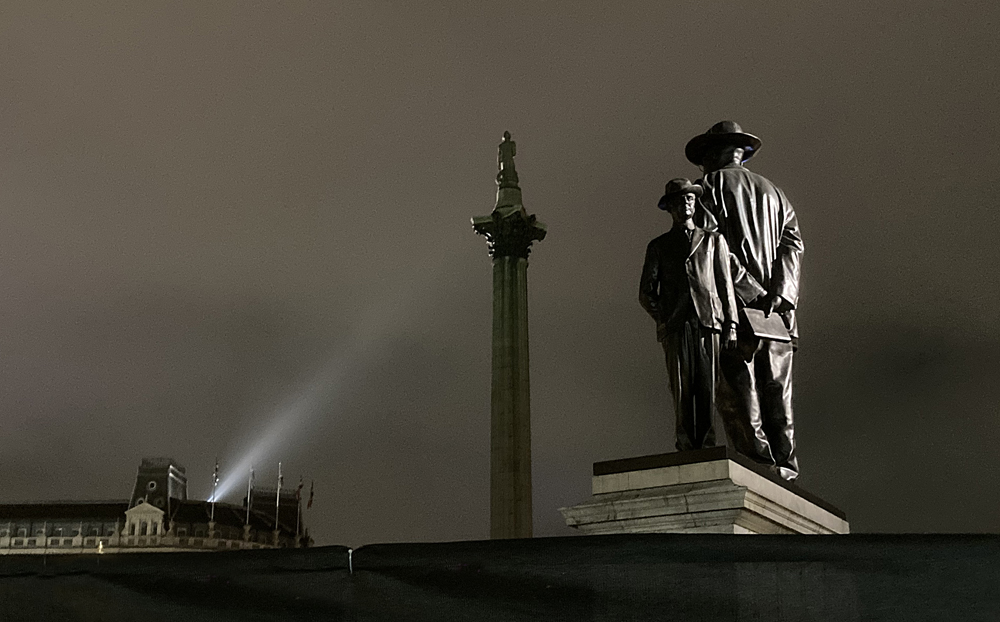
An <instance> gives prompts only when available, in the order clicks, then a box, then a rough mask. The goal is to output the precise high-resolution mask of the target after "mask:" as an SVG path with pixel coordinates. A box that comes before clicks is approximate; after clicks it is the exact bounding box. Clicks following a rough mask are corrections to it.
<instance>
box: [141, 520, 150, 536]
mask: <svg viewBox="0 0 1000 622" xmlns="http://www.w3.org/2000/svg"><path fill="white" fill-rule="evenodd" d="M148 530H149V523H148V522H146V521H142V525H140V526H139V535H140V536H144V535H146V532H147V531H148Z"/></svg>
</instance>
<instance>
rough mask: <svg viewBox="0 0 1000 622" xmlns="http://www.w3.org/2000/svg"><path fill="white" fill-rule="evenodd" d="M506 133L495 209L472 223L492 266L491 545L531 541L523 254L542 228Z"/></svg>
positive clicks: (525, 267)
mask: <svg viewBox="0 0 1000 622" xmlns="http://www.w3.org/2000/svg"><path fill="white" fill-rule="evenodd" d="M516 153H517V148H516V146H515V143H514V141H512V140H511V139H510V132H504V133H503V142H501V143H500V152H499V155H498V156H497V164H498V166H499V168H500V172H499V173H498V174H497V186H498V188H497V204H496V207H495V208H493V212H492V213H490V215H489V216H480V217H476V218H473V219H472V227H473V229H475V231H476V233H478V234H479V235H483V236H486V241H487V243H488V246H489V252H490V257H492V258H493V383H492V389H491V395H490V538H493V539H497V538H530V537H531V394H530V391H529V382H528V253H529V252H530V250H531V244H532V243H533V242H535V241H536V240H539V241H540V240H541V239H542V238H544V237H545V225H543V224H542V223H540V222H538V221H536V220H535V216H534V215H530V216H529V215H528V213H527V212H526V211H525V209H524V205H522V204H521V189H520V188H519V187H518V185H517V171H516V170H514V155H515V154H516Z"/></svg>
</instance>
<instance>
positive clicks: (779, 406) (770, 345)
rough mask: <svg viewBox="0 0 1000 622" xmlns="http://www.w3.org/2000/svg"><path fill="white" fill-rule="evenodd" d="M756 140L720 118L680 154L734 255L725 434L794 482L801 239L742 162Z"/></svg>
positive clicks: (774, 197) (776, 193)
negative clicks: (734, 337)
mask: <svg viewBox="0 0 1000 622" xmlns="http://www.w3.org/2000/svg"><path fill="white" fill-rule="evenodd" d="M760 146H761V141H760V139H759V138H757V137H756V136H754V135H753V134H749V133H747V132H744V131H743V128H741V127H740V126H739V124H737V123H735V122H734V121H720V122H719V123H716V124H715V125H713V126H712V127H711V128H709V130H708V131H707V132H705V133H704V134H699V135H698V136H695V137H694V138H692V139H691V140H690V141H689V142H688V144H687V147H686V148H685V150H684V152H685V155H686V156H687V158H688V160H690V161H691V162H692V163H694V164H696V165H698V166H700V167H701V169H702V171H703V173H704V175H703V178H702V180H701V183H702V185H703V186H704V188H705V193H704V196H703V198H702V205H703V206H704V208H705V215H704V216H705V222H706V223H707V224H706V226H709V225H710V226H711V227H717V228H718V231H719V232H720V233H722V234H723V235H724V236H725V238H726V241H727V242H728V243H729V248H730V250H731V251H732V254H733V259H734V262H733V264H734V265H733V271H732V272H733V277H734V288H735V291H736V295H737V298H738V300H737V302H738V303H739V306H740V308H741V311H740V313H741V323H740V332H739V339H738V347H737V348H736V349H735V350H732V351H724V352H722V353H721V354H720V356H719V364H720V368H721V372H722V374H721V378H722V380H721V382H720V385H719V390H718V394H717V400H716V403H717V406H718V409H719V414H720V416H721V418H722V421H723V424H724V425H725V428H726V435H727V436H728V437H729V441H730V444H731V445H732V446H733V448H734V449H736V450H737V451H738V452H740V453H742V454H744V455H746V456H748V457H750V458H752V459H754V460H756V461H758V462H761V463H763V464H768V465H770V466H772V467H773V468H774V469H775V471H777V473H778V474H780V475H781V476H782V477H784V478H785V479H788V480H794V479H795V478H796V477H798V473H799V467H798V459H797V458H796V455H795V437H794V426H793V417H792V356H793V353H794V350H795V345H796V342H797V339H798V327H797V326H796V322H795V309H796V307H797V306H798V300H799V275H800V264H801V258H802V252H803V245H802V237H801V235H800V233H799V225H798V219H797V218H796V215H795V210H794V209H793V208H792V205H791V203H790V202H789V201H788V198H787V197H786V196H785V193H784V192H782V191H781V189H780V188H778V187H777V186H775V185H774V184H773V183H771V182H770V181H768V180H767V179H766V178H764V177H763V176H761V175H758V174H757V173H753V172H751V171H749V170H747V169H746V168H745V167H744V166H743V163H744V162H746V161H747V160H749V159H750V158H752V157H753V156H754V155H756V154H757V152H758V151H760ZM775 314H776V315H777V316H778V317H780V318H781V324H778V325H777V326H775V325H774V319H773V316H774V315H775ZM782 325H783V327H782ZM782 328H784V330H782Z"/></svg>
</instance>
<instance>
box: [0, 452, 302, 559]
mask: <svg viewBox="0 0 1000 622" xmlns="http://www.w3.org/2000/svg"><path fill="white" fill-rule="evenodd" d="M251 500H252V503H251V507H250V510H249V511H247V507H246V503H245V500H244V504H243V505H242V506H241V505H235V504H231V503H215V504H212V503H211V502H209V501H201V500H192V499H188V498H187V478H186V477H185V473H184V468H183V467H181V466H180V465H178V464H177V463H176V462H175V461H174V460H171V459H169V458H145V459H143V461H142V464H141V466H140V467H139V471H138V474H137V475H136V483H135V488H134V490H133V493H132V497H131V498H130V499H129V500H127V501H126V500H121V501H55V502H42V503H16V504H0V555H15V554H43V555H45V554H48V555H53V554H71V553H148V552H172V551H192V550H199V551H222V550H234V549H262V548H292V547H298V546H308V545H309V544H311V542H312V541H311V539H310V538H309V534H308V532H307V531H306V529H305V527H304V525H303V522H302V512H301V509H300V501H299V499H298V496H297V495H296V493H295V491H290V492H282V494H281V495H280V503H279V502H278V500H279V499H278V495H277V491H275V490H271V491H262V490H257V489H255V490H254V491H253V494H252V495H251ZM268 500H270V503H267V501H268ZM213 505H214V507H213ZM279 509H280V512H279V511H278V510H279ZM276 518H277V519H278V520H277V523H276V521H275V519H276Z"/></svg>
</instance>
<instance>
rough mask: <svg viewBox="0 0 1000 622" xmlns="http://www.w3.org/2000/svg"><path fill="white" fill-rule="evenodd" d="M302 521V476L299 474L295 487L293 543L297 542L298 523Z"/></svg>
mask: <svg viewBox="0 0 1000 622" xmlns="http://www.w3.org/2000/svg"><path fill="white" fill-rule="evenodd" d="M300 522H302V476H301V475H299V487H298V488H296V489H295V545H296V546H298V542H299V523H300Z"/></svg>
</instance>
